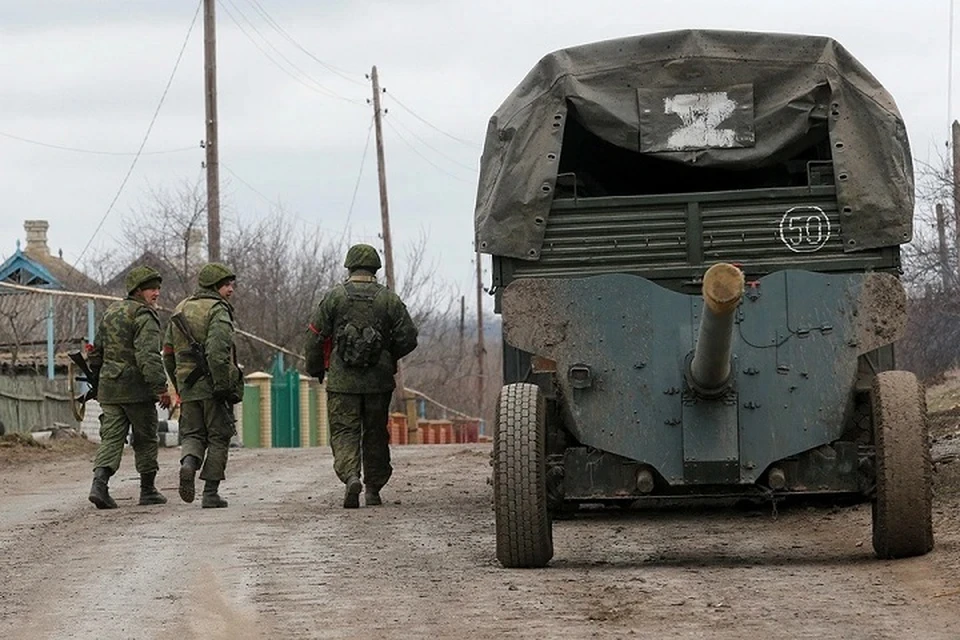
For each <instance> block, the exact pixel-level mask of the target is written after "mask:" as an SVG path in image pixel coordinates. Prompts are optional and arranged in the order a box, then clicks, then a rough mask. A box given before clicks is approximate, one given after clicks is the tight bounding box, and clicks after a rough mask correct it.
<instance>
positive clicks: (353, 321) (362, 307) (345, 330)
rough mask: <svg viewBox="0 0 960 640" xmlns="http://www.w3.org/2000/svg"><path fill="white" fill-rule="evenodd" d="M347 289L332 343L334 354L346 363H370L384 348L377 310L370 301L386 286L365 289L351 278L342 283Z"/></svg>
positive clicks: (358, 365)
mask: <svg viewBox="0 0 960 640" xmlns="http://www.w3.org/2000/svg"><path fill="white" fill-rule="evenodd" d="M343 287H344V289H345V290H346V292H347V304H346V305H345V306H344V310H343V321H342V322H341V324H340V325H339V327H338V328H337V332H336V336H335V337H334V344H335V345H336V350H337V355H338V356H340V360H342V361H343V364H345V365H346V366H348V367H357V368H365V367H372V366H374V365H375V364H377V363H378V362H380V356H381V355H382V353H383V350H384V348H385V340H384V338H383V334H382V333H381V332H380V330H379V329H378V328H377V325H378V324H379V323H378V322H377V313H376V310H375V308H374V301H375V300H376V299H377V296H379V295H380V294H382V293H383V292H384V291H386V289H385V288H384V287H377V289H375V290H374V291H368V290H365V289H361V288H360V287H357V286H356V285H355V284H354V283H352V282H347V283H346V284H345V285H343Z"/></svg>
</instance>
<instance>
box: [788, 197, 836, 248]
mask: <svg viewBox="0 0 960 640" xmlns="http://www.w3.org/2000/svg"><path fill="white" fill-rule="evenodd" d="M831 232H832V229H831V227H830V218H828V217H827V214H825V213H824V212H823V209H821V208H820V207H816V206H813V205H802V206H799V207H792V208H790V209H788V210H787V212H786V213H785V214H783V218H781V219H780V240H782V241H783V244H784V245H786V247H787V249H790V251H793V252H794V253H813V252H814V251H819V250H820V249H822V248H823V246H824V245H825V244H827V241H828V240H829V239H830V234H831Z"/></svg>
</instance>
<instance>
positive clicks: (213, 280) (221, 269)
mask: <svg viewBox="0 0 960 640" xmlns="http://www.w3.org/2000/svg"><path fill="white" fill-rule="evenodd" d="M236 278H237V274H235V273H234V272H233V269H231V268H230V267H228V266H227V265H225V264H223V263H222V262H210V263H208V264H205V265H203V268H201V269H200V273H199V274H197V284H199V285H200V286H201V287H204V288H206V289H209V288H211V287H214V286H216V285H217V283H219V282H220V281H222V280H230V279H232V280H236Z"/></svg>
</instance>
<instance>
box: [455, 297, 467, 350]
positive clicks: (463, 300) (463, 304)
mask: <svg viewBox="0 0 960 640" xmlns="http://www.w3.org/2000/svg"><path fill="white" fill-rule="evenodd" d="M466 333H467V296H460V342H459V343H458V347H457V351H458V355H459V359H460V360H463V339H464V336H465V334H466Z"/></svg>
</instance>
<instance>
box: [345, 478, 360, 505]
mask: <svg viewBox="0 0 960 640" xmlns="http://www.w3.org/2000/svg"><path fill="white" fill-rule="evenodd" d="M361 491H363V485H362V484H360V478H358V477H357V476H350V477H349V478H347V490H346V491H345V492H344V493H343V508H344V509H356V508H357V507H359V506H360V492H361Z"/></svg>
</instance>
